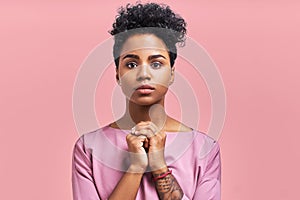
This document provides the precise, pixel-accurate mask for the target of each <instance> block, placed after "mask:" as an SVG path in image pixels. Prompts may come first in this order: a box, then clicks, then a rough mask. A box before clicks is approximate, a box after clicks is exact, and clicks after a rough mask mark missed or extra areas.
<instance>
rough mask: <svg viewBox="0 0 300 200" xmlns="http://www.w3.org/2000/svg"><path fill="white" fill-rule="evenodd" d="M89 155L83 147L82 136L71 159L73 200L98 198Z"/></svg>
mask: <svg viewBox="0 0 300 200" xmlns="http://www.w3.org/2000/svg"><path fill="white" fill-rule="evenodd" d="M91 157H92V156H91V153H89V152H88V151H86V149H85V147H84V141H83V137H81V138H79V139H78V141H77V142H76V144H75V146H74V150H73V160H72V189H73V200H100V197H99V194H98V192H97V189H96V185H95V182H94V178H93V175H92V162H91Z"/></svg>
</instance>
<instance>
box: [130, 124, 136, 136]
mask: <svg viewBox="0 0 300 200" xmlns="http://www.w3.org/2000/svg"><path fill="white" fill-rule="evenodd" d="M130 133H131V135H135V126H134V127H132V129H131V132H130Z"/></svg>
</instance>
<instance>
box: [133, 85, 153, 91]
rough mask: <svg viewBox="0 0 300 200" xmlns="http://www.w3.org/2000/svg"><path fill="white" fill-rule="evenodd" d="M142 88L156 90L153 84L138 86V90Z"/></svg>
mask: <svg viewBox="0 0 300 200" xmlns="http://www.w3.org/2000/svg"><path fill="white" fill-rule="evenodd" d="M140 89H150V90H154V87H152V86H151V85H141V86H140V87H138V88H137V90H140Z"/></svg>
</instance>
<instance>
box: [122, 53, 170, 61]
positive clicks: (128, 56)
mask: <svg viewBox="0 0 300 200" xmlns="http://www.w3.org/2000/svg"><path fill="white" fill-rule="evenodd" d="M126 58H134V59H140V57H139V56H138V55H135V54H127V55H126V56H124V57H123V58H122V60H124V59H126ZM155 58H164V59H166V57H165V56H163V55H161V54H157V55H151V56H149V57H148V60H152V59H155Z"/></svg>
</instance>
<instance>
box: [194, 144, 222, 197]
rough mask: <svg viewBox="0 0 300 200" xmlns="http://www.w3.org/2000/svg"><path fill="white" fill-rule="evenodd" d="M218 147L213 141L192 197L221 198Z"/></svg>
mask: <svg viewBox="0 0 300 200" xmlns="http://www.w3.org/2000/svg"><path fill="white" fill-rule="evenodd" d="M220 157H221V156H220V147H219V145H218V143H217V142H214V144H213V146H212V147H211V150H210V151H209V153H208V155H207V156H206V157H205V167H204V169H202V170H204V172H203V174H202V175H201V176H200V177H199V179H198V182H197V188H196V192H195V195H194V198H193V199H197V200H200V199H201V200H202V199H203V200H220V199H221V158H220Z"/></svg>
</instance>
